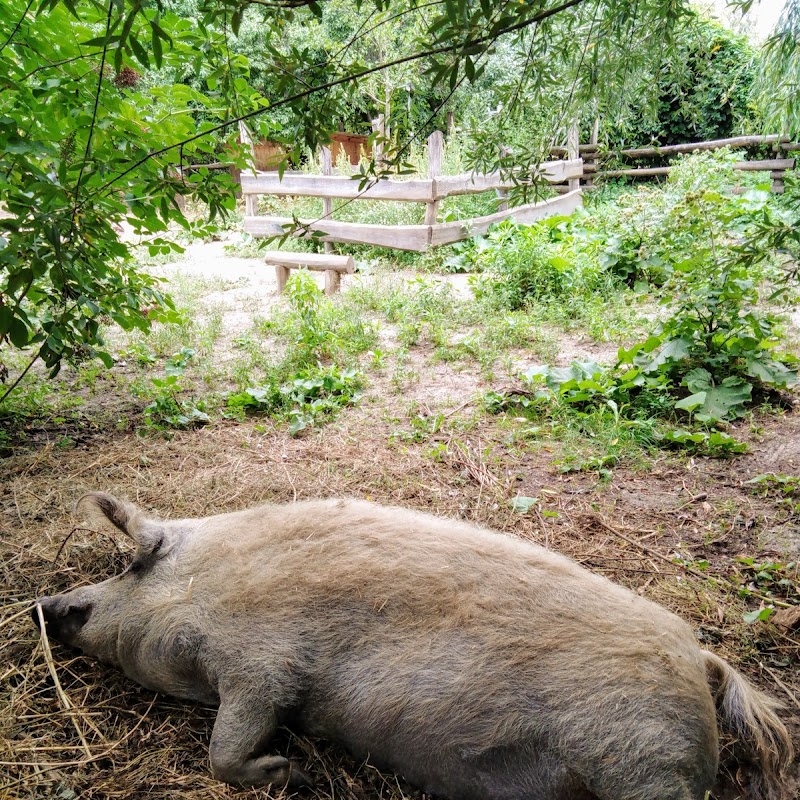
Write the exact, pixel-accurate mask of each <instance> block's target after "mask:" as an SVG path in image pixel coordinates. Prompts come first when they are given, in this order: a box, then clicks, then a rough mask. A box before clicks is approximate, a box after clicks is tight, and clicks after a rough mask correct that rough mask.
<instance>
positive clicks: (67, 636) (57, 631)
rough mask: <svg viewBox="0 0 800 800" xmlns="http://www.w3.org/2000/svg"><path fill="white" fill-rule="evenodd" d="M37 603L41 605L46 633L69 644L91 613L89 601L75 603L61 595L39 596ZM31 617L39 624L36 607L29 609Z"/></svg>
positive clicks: (37, 625)
mask: <svg viewBox="0 0 800 800" xmlns="http://www.w3.org/2000/svg"><path fill="white" fill-rule="evenodd" d="M37 605H38V606H41V607H42V617H44V622H45V626H46V628H47V635H48V636H51V637H52V638H54V639H58V640H59V641H62V642H66V643H67V644H71V643H72V642H73V640H74V638H75V636H76V635H77V634H78V632H79V631H80V629H81V628H82V627H83V626H84V625H85V624H86V622H87V620H88V619H89V617H90V616H91V613H92V604H91V603H76V602H75V601H74V600H69V599H67V598H63V597H40V598H39V600H38V601H37ZM31 617H33V621H34V623H35V624H36V627H37V628H38V627H40V625H39V614H38V611H37V607H36V606H34V607H33V608H32V609H31Z"/></svg>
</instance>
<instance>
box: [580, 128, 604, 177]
mask: <svg viewBox="0 0 800 800" xmlns="http://www.w3.org/2000/svg"><path fill="white" fill-rule="evenodd" d="M599 136H600V117H595V118H594V124H593V125H592V139H591V141H590V142H589V144H591V145H592V147H593V149H592V150H588V151H587V152H586V153H584V156H583V159H584V162H585V163H586V165H587V166H590V167H592V168H593V169H591V170H584V173H586V172H589V175H588V177H587V178H586V186H593V185H594V181H593V180H592V175H591V173H593V172H596V171H597V139H598V138H599ZM578 150H579V151H580V145H579V146H578Z"/></svg>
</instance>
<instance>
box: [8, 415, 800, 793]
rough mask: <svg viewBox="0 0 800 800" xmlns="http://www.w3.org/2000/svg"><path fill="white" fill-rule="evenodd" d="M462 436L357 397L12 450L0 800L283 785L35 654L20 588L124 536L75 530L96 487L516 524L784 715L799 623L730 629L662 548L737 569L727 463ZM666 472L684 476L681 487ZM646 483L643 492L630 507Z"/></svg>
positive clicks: (725, 595)
mask: <svg viewBox="0 0 800 800" xmlns="http://www.w3.org/2000/svg"><path fill="white" fill-rule="evenodd" d="M464 429H466V430H469V427H468V426H467V427H466V428H464ZM473 430H479V431H480V433H479V434H478V433H464V432H463V429H462V430H461V432H458V431H456V429H455V428H448V429H446V430H442V431H441V432H440V433H439V434H437V438H438V440H439V443H440V444H441V445H443V446H442V447H440V448H439V455H438V457H437V458H436V459H432V458H431V457H429V456H428V455H427V454H426V453H427V452H428V448H429V447H430V442H427V443H425V444H413V443H398V442H394V443H392V440H391V437H390V435H389V434H390V433H391V430H390V428H389V427H388V426H387V424H385V423H381V422H377V421H376V420H375V417H374V410H373V411H368V410H366V409H363V408H362V409H356V410H352V411H350V412H348V413H346V414H344V415H343V416H342V418H341V419H340V421H339V422H338V423H337V424H336V425H334V426H329V427H328V428H326V429H325V430H323V431H322V432H315V433H312V434H311V435H310V436H309V437H307V438H304V439H290V438H288V437H287V436H286V435H285V433H284V432H282V431H279V430H271V429H270V430H268V431H267V432H266V433H262V432H259V430H257V428H256V426H255V425H254V424H253V423H251V422H245V423H240V424H233V423H223V424H219V425H214V426H210V427H208V428H206V429H202V430H198V431H195V432H190V433H177V434H175V435H174V437H173V438H172V439H171V440H170V441H166V440H165V439H163V438H160V437H152V438H146V437H145V438H143V437H138V436H134V435H128V434H125V435H122V434H120V435H116V436H115V435H98V436H97V437H96V438H95V439H94V440H92V441H90V442H87V443H85V444H84V445H83V446H82V447H80V448H78V449H75V450H70V451H64V450H59V449H58V448H56V447H53V446H45V447H42V448H40V449H38V450H34V451H32V452H23V453H21V454H19V455H16V456H14V457H12V458H9V459H7V460H6V461H5V463H4V467H5V469H4V471H3V475H2V478H1V479H0V483H1V484H2V495H1V496H0V501H1V502H2V506H0V520H1V522H0V530H1V531H2V538H1V539H0V545H1V546H2V554H3V559H2V578H3V581H2V589H1V590H0V591H1V592H2V598H1V599H2V602H3V604H4V606H3V609H2V616H1V617H0V692H2V698H1V699H0V797H1V798H33V797H37V798H38V797H44V796H47V797H58V798H62V799H63V800H71V798H74V797H81V798H103V799H105V798H138V797H140V796H141V797H144V796H145V795H146V796H147V797H148V798H153V799H154V800H157V798H165V799H166V798H191V799H192V800H201V799H202V800H212V798H232V797H237V798H238V797H252V798H268V797H270V798H278V797H281V794H280V793H279V792H273V793H268V792H266V791H264V790H251V791H245V792H242V791H236V790H233V789H231V788H230V787H227V786H225V785H224V784H221V783H218V782H216V781H214V780H213V779H212V778H211V776H210V773H209V770H208V765H207V747H208V741H209V737H210V733H211V727H212V724H213V718H214V712H213V710H212V709H201V708H197V707H195V706H189V705H186V704H182V703H178V702H176V701H174V700H172V699H170V698H167V697H163V696H155V695H153V694H152V693H151V692H148V691H146V690H144V689H141V688H139V687H137V686H135V685H133V684H131V683H130V682H129V681H128V680H127V679H125V678H124V677H122V676H121V675H119V674H118V673H117V672H115V671H114V670H112V669H110V668H108V667H105V666H103V665H100V664H97V663H94V662H92V661H91V660H89V659H86V658H83V657H76V656H74V654H72V653H70V652H68V651H67V650H65V649H64V648H62V647H61V646H59V645H56V644H54V645H53V651H52V659H51V658H50V656H49V654H48V651H47V648H46V645H45V643H44V642H42V641H40V639H39V635H38V632H37V631H36V629H35V627H34V625H33V624H32V622H31V619H30V616H29V610H30V608H31V605H32V603H31V601H32V599H33V598H34V597H35V596H37V595H40V594H52V593H54V592H58V591H62V590H64V589H66V588H67V587H70V586H74V585H76V584H78V583H81V582H90V581H97V580H100V579H103V578H106V577H108V576H109V575H111V574H113V573H114V572H116V571H119V570H120V568H121V567H122V565H123V564H124V563H125V559H126V552H127V551H128V550H129V545H128V543H127V542H126V541H125V540H124V538H123V537H122V536H120V535H111V534H109V533H107V532H95V531H92V530H88V529H85V528H80V527H77V528H76V527H75V525H76V520H75V519H74V518H73V517H72V515H71V509H72V508H73V506H74V503H75V501H76V500H77V498H78V497H79V496H80V495H81V494H82V493H83V492H85V491H88V490H94V489H102V490H105V491H111V492H113V493H116V494H119V495H121V496H125V497H128V498H129V499H131V500H134V501H135V502H137V503H139V504H141V505H142V506H144V507H146V508H150V509H153V510H155V511H158V512H159V513H162V514H164V515H167V516H203V515H207V514H210V513H213V512H221V511H230V510H234V509H239V508H244V507H247V506H252V505H254V504H257V503H261V502H266V501H270V502H292V501H294V500H299V499H305V498H310V497H325V496H345V495H346V496H358V497H368V498H370V499H373V500H377V501H380V502H384V503H394V504H399V505H404V506H410V507H416V508H421V509H425V510H428V511H431V512H433V513H436V514H441V515H449V516H454V517H461V518H468V519H472V520H475V521H478V522H481V523H485V524H489V525H492V526H493V527H496V528H499V529H502V530H507V531H513V532H514V533H515V534H516V535H519V536H522V537H526V538H530V539H534V540H536V541H539V542H541V543H543V544H546V545H549V546H551V547H554V548H556V549H558V550H561V551H562V552H566V553H568V554H570V555H572V556H573V557H574V558H576V559H577V560H579V561H581V562H582V563H584V564H585V565H586V566H588V567H589V568H591V569H594V570H596V571H599V572H602V573H603V574H606V575H608V576H609V577H612V578H615V579H617V580H619V581H621V582H623V583H625V584H627V585H628V586H631V587H632V588H634V589H635V590H637V591H639V592H640V593H642V594H646V595H647V596H648V597H650V598H652V599H656V600H658V601H660V602H662V603H663V604H665V605H667V606H669V607H671V608H673V609H674V610H676V611H677V612H678V613H681V614H682V615H683V616H684V617H686V618H688V619H689V620H690V621H691V622H692V623H693V624H694V625H695V627H696V629H697V630H698V632H699V634H700V635H701V637H702V638H703V639H704V640H705V642H706V644H707V646H711V647H713V648H714V649H715V650H716V651H717V652H719V653H721V654H722V655H724V656H725V657H727V658H729V659H730V660H731V661H732V662H734V663H737V664H738V665H739V666H740V667H742V668H744V669H745V670H746V671H747V672H748V673H749V675H750V677H751V678H752V679H754V680H755V681H757V682H758V683H759V684H761V685H762V686H763V687H765V688H767V690H769V691H771V692H772V693H773V694H775V695H777V696H781V699H782V700H783V701H784V702H786V703H787V705H788V706H789V708H788V709H787V714H786V716H787V718H789V719H791V717H792V716H794V724H795V725H796V724H797V721H798V716H799V712H800V709H798V708H797V707H796V698H797V697H798V696H800V676H799V675H798V669H797V666H798V663H800V661H799V656H800V642H798V637H797V635H796V634H792V633H791V632H781V631H779V630H778V629H775V628H772V627H770V626H764V625H761V626H746V625H744V624H743V623H742V622H741V612H742V610H743V609H744V608H745V606H744V604H743V602H742V601H741V600H740V599H739V598H737V597H736V594H735V592H733V591H732V590H731V588H730V586H729V585H727V584H726V583H724V582H717V583H714V582H712V581H709V580H708V579H707V578H706V577H705V574H704V573H702V572H698V571H697V570H691V569H690V570H686V569H684V568H682V567H681V566H678V565H676V564H675V562H674V556H675V554H676V553H679V554H681V556H682V557H684V558H688V557H689V556H691V555H692V554H694V556H697V555H698V553H699V552H702V553H703V555H704V557H705V558H708V560H709V561H711V562H712V566H711V568H710V570H709V573H710V574H718V575H720V576H726V579H729V578H733V579H735V577H736V573H735V570H734V568H733V567H732V564H733V555H734V554H735V553H736V552H740V551H741V550H742V549H745V550H748V551H752V549H753V548H756V547H757V546H758V544H757V537H756V529H757V528H758V525H757V524H755V525H751V526H750V527H747V528H743V529H739V528H737V529H736V535H735V536H732V535H730V534H727V535H726V534H725V531H726V530H728V529H729V528H730V530H731V531H733V530H734V528H735V526H736V525H737V524H738V523H737V522H736V517H737V515H738V516H739V517H741V516H742V515H745V516H747V517H748V518H751V517H752V518H754V519H758V518H760V517H764V516H765V515H769V514H771V513H773V511H772V510H771V509H770V508H769V507H768V506H764V505H763V503H762V505H758V504H759V503H761V502H762V501H760V500H759V499H753V498H752V497H751V496H750V495H749V494H747V493H745V492H742V491H741V488H740V484H741V479H740V476H737V475H736V473H735V468H734V467H732V466H729V465H726V464H719V463H713V462H703V463H702V464H699V465H697V464H696V465H694V468H693V469H691V470H687V469H686V465H684V464H681V463H679V462H672V461H669V460H667V461H664V462H663V463H661V464H658V465H656V466H655V467H654V469H653V471H652V473H651V474H650V475H647V476H642V475H641V474H639V475H624V474H621V473H620V474H618V476H617V477H616V478H615V481H614V483H613V484H611V485H607V486H602V485H599V486H598V485H597V484H596V482H595V479H594V478H592V477H591V476H588V477H587V476H558V475H556V474H554V473H553V472H552V471H551V468H550V466H549V456H547V455H546V454H540V455H536V454H533V453H531V452H529V451H525V452H520V451H517V450H515V449H513V448H511V447H509V446H507V445H506V443H505V439H504V433H503V431H502V430H501V428H500V427H499V426H498V425H497V424H496V423H494V422H491V423H485V422H484V423H482V424H481V425H480V427H479V428H478V429H473ZM676 483H677V484H678V488H680V486H681V485H683V486H685V487H686V491H685V492H682V494H679V495H677V498H676V495H675V492H676V489H675V486H676ZM515 487H516V488H515ZM517 492H519V493H522V494H536V495H538V496H539V497H540V499H541V502H540V504H539V505H538V506H536V507H534V509H533V510H532V512H531V513H528V514H519V513H516V512H514V511H513V510H512V509H511V508H510V504H509V500H510V498H511V497H513V495H514V494H515V493H517ZM648 493H649V494H650V496H651V498H652V499H653V502H652V503H650V505H649V506H648V505H647V504H644V505H643V504H642V502H641V501H642V498H643V497H645V496H646V495H648ZM663 496H670V497H671V499H672V500H674V501H675V502H671V503H668V502H664V501H663ZM632 497H636V498H637V502H636V503H635V502H632V501H631V498H632ZM732 498H733V499H734V500H735V502H733V503H732V502H731V499H732ZM637 503H638V505H637ZM748 504H749V507H748ZM712 532H717V533H714V536H713V538H710V537H711V533H712ZM719 532H722V533H719ZM718 534H719V535H718ZM720 536H721V539H720ZM713 539H718V540H719V541H717V542H716V543H714V541H713ZM704 542H711V543H712V544H711V546H708V547H707V546H704V545H703V543H704ZM732 570H734V571H732ZM759 665H761V666H762V667H763V668H760V667H759ZM792 698H794V707H792V703H793V700H792ZM795 730H797V727H795ZM277 749H278V750H280V751H281V752H283V753H284V754H287V755H291V757H292V758H294V759H295V760H296V761H297V762H298V763H299V764H301V765H302V767H303V769H305V770H307V771H308V772H310V773H311V774H312V775H313V776H314V777H315V779H316V781H317V789H316V791H314V792H305V793H304V796H311V797H318V798H341V799H342V800H345V798H346V799H348V800H349V799H350V798H392V799H393V800H399V799H400V798H403V797H407V796H417V795H416V794H415V793H414V792H413V791H412V790H410V789H408V787H404V786H403V785H402V784H400V783H398V782H397V781H396V780H395V779H394V778H393V777H392V776H388V775H382V774H380V773H378V772H377V771H376V770H374V769H373V768H371V767H370V766H369V765H366V764H361V763H358V762H355V761H353V760H352V759H351V758H350V757H349V756H348V755H347V754H345V753H343V752H341V751H339V750H337V749H334V748H331V747H329V746H328V745H326V744H323V743H320V742H312V741H309V740H307V739H301V738H297V737H295V736H293V735H292V734H290V733H289V732H285V733H284V734H283V736H282V738H281V741H279V742H278V743H277Z"/></svg>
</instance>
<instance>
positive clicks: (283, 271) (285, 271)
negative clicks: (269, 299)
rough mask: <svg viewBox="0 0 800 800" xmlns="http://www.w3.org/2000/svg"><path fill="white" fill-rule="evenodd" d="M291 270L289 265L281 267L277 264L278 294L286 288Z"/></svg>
mask: <svg viewBox="0 0 800 800" xmlns="http://www.w3.org/2000/svg"><path fill="white" fill-rule="evenodd" d="M290 272H291V270H290V269H289V267H281V266H279V265H277V264H276V265H275V278H276V280H277V281H278V294H280V293H281V292H282V291H283V290H284V289H285V288H286V281H288V280H289V273H290Z"/></svg>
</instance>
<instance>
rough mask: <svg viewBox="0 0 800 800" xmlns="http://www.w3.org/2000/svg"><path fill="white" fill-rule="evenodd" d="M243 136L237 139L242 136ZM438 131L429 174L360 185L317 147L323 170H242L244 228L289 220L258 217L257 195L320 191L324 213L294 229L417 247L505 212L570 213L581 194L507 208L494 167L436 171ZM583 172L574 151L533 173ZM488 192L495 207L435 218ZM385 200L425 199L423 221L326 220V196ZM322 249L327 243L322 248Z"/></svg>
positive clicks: (504, 185)
mask: <svg viewBox="0 0 800 800" xmlns="http://www.w3.org/2000/svg"><path fill="white" fill-rule="evenodd" d="M244 140H245V139H244V138H243V141H244ZM443 147H444V137H443V134H442V133H441V132H439V131H436V132H434V133H433V134H431V136H430V137H429V139H428V177H427V178H413V179H411V180H395V179H391V178H383V179H380V180H377V181H373V182H371V183H369V184H368V185H367V186H365V187H363V188H360V184H359V181H358V180H354V179H353V178H351V177H348V176H339V175H331V174H330V172H331V156H330V151H328V150H327V149H326V151H325V152H323V174H322V175H309V174H307V173H302V172H290V171H286V172H285V173H284V174H283V175H282V176H279V175H278V174H277V173H274V172H271V173H270V172H252V171H247V172H245V171H243V172H242V174H241V185H242V194H243V195H244V198H245V215H246V216H245V220H244V230H245V231H246V232H247V233H249V234H250V235H251V236H255V237H271V236H281V235H283V233H284V232H285V230H287V229H288V228H289V227H290V226H291V225H292V220H291V219H286V218H283V217H270V216H260V215H259V214H258V197H259V196H260V195H274V196H296V197H320V198H323V214H322V217H321V218H320V219H318V220H312V221H305V222H302V225H303V229H302V230H301V231H300V235H306V236H307V235H309V234H310V233H311V232H314V231H319V232H321V233H323V234H324V239H323V240H324V241H325V242H348V243H351V244H369V245H379V246H381V247H390V248H393V249H396V250H411V251H417V252H424V251H426V250H428V249H429V248H431V247H437V246H439V245H443V244H452V243H453V242H459V241H462V240H464V239H469V238H470V237H472V236H475V235H476V234H481V233H485V232H486V231H487V230H488V229H489V226H490V225H492V224H494V223H496V222H501V221H502V220H504V219H509V218H513V219H514V220H516V221H517V222H521V223H530V222H534V221H535V220H538V219H543V218H544V217H549V216H553V215H554V214H571V213H572V212H573V211H574V210H575V209H576V208H577V207H578V206H579V205H581V202H582V197H581V190H580V187H577V188H575V189H574V190H573V191H570V192H568V193H566V194H564V195H563V196H561V197H556V198H554V199H552V200H546V201H544V202H539V203H529V204H527V205H523V206H518V207H517V208H511V209H509V208H508V205H507V203H505V202H503V201H502V197H503V193H505V192H507V190H508V189H510V188H511V187H512V185H513V183H512V181H510V180H508V179H505V178H502V177H501V176H500V174H499V173H492V174H475V173H466V174H462V175H441V164H442V154H443ZM581 174H583V161H582V160H581V159H580V158H575V159H569V160H561V161H550V162H545V163H543V164H541V165H540V176H541V177H542V178H544V179H546V180H547V181H548V182H549V183H551V184H559V183H562V182H563V181H565V180H569V179H574V178H575V177H577V176H578V175H581ZM488 191H495V192H497V193H498V194H499V196H500V197H501V203H500V210H499V211H497V212H496V213H494V214H489V215H487V216H483V217H476V218H473V219H469V220H459V221H457V222H437V221H436V219H437V213H438V207H439V203H440V202H441V201H442V200H443V199H444V198H446V197H452V196H454V195H465V194H478V193H480V192H488ZM334 199H337V200H354V201H357V200H389V201H397V202H407V203H425V205H426V209H425V220H424V223H423V224H421V225H372V224H362V223H357V222H339V221H338V220H333V219H330V215H331V213H332V206H333V200H334ZM326 249H328V248H326Z"/></svg>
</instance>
